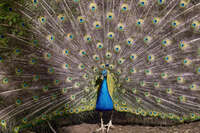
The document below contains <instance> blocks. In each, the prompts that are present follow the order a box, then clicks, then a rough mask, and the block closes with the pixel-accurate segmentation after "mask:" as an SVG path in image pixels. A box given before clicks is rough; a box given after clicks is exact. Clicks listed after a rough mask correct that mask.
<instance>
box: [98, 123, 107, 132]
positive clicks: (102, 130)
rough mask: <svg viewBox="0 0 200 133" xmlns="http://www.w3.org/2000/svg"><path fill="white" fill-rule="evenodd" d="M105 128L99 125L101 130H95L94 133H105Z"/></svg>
mask: <svg viewBox="0 0 200 133" xmlns="http://www.w3.org/2000/svg"><path fill="white" fill-rule="evenodd" d="M105 130H106V128H105V126H104V125H102V124H101V128H99V129H97V130H96V132H101V133H105Z"/></svg>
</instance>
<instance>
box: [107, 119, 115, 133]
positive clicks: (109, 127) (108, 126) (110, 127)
mask: <svg viewBox="0 0 200 133" xmlns="http://www.w3.org/2000/svg"><path fill="white" fill-rule="evenodd" d="M105 127H107V133H108V132H109V130H110V129H112V128H114V126H113V124H112V120H110V121H109V123H108V124H107V125H105Z"/></svg>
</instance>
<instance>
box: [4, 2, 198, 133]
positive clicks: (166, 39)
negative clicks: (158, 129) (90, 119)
mask: <svg viewBox="0 0 200 133" xmlns="http://www.w3.org/2000/svg"><path fill="white" fill-rule="evenodd" d="M12 5H15V7H16V8H15V9H14V8H13V9H10V10H11V12H14V11H16V12H18V14H20V15H21V16H22V18H23V20H24V21H23V23H21V26H20V27H8V28H9V29H17V30H18V31H19V32H18V33H15V32H14V33H12V32H4V33H2V34H1V35H0V40H3V39H5V38H9V41H7V44H6V45H3V44H0V130H1V132H2V133H6V132H8V130H9V131H10V132H14V133H20V132H21V131H23V130H25V129H27V128H29V127H33V126H36V125H39V124H41V123H42V122H48V121H51V120H53V119H54V118H57V117H58V116H60V117H63V116H65V115H67V116H76V115H79V114H81V113H86V114H89V113H91V112H97V113H95V115H93V116H96V115H98V114H100V115H99V116H100V117H99V118H100V119H101V127H100V129H97V131H102V132H109V131H110V128H113V127H114V126H113V124H112V122H113V121H112V120H113V119H115V118H116V117H118V115H121V116H122V117H121V119H122V120H124V121H126V120H128V119H135V120H136V121H135V122H136V123H137V122H143V123H147V124H148V123H150V122H149V121H151V123H156V124H160V125H165V124H166V125H167V124H170V123H173V124H175V123H178V124H180V123H184V122H193V121H197V120H199V119H200V82H199V79H200V1H198V0H22V1H21V2H19V1H14V2H13V3H12ZM5 26H6V25H5ZM8 26H9V25H8ZM21 30H24V31H26V32H25V33H26V34H22V33H21V32H20V31H21ZM116 112H117V115H116ZM107 113H111V115H109V119H110V121H109V123H108V124H107V125H104V120H103V115H104V114H107ZM126 114H128V117H125V116H127V115H126ZM85 117H86V116H85ZM86 119H87V118H86ZM94 119H95V118H94ZM100 119H99V120H100ZM113 123H115V122H113Z"/></svg>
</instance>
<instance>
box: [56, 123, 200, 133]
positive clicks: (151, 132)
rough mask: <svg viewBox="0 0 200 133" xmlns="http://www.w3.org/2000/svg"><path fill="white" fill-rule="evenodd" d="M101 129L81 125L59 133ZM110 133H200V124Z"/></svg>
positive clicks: (87, 132)
mask: <svg viewBox="0 0 200 133" xmlns="http://www.w3.org/2000/svg"><path fill="white" fill-rule="evenodd" d="M97 128H99V125H97V124H80V125H74V126H68V127H62V128H60V129H59V130H58V131H57V132H58V133H95V132H94V131H95V130H96V129H97ZM109 133H200V122H193V123H189V124H182V125H178V126H169V127H159V126H156V127H150V126H140V125H135V126H131V125H127V126H122V125H115V128H114V129H111V131H110V132H109Z"/></svg>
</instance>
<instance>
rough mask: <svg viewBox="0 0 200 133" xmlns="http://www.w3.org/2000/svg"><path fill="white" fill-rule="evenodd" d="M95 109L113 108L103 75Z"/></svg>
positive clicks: (107, 109)
mask: <svg viewBox="0 0 200 133" xmlns="http://www.w3.org/2000/svg"><path fill="white" fill-rule="evenodd" d="M96 110H99V111H109V110H113V101H112V98H111V96H110V94H109V92H108V85H107V78H106V77H104V80H103V83H102V85H101V88H100V92H99V95H98V98H97V103H96Z"/></svg>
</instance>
